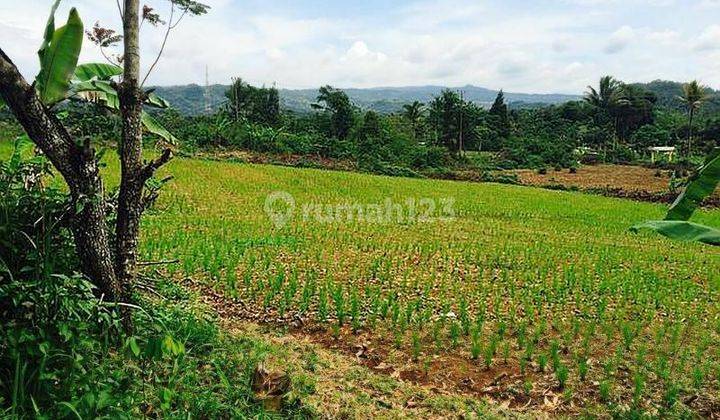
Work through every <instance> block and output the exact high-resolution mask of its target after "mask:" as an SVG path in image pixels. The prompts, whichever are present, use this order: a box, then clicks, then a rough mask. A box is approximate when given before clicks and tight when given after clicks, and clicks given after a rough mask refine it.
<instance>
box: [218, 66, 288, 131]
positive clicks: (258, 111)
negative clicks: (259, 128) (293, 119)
mask: <svg viewBox="0 0 720 420" xmlns="http://www.w3.org/2000/svg"><path fill="white" fill-rule="evenodd" d="M225 96H226V97H227V99H228V105H227V107H228V109H227V113H228V115H229V116H230V117H232V118H234V119H235V120H239V119H241V118H242V119H245V120H247V121H249V122H251V123H254V124H263V125H268V126H277V125H278V123H279V122H280V95H279V93H278V90H277V89H276V88H275V87H272V88H266V87H261V88H257V87H254V86H251V85H249V84H247V83H245V82H244V81H243V80H242V79H239V78H238V79H236V80H235V82H234V83H233V84H232V86H230V89H228V90H227V92H225Z"/></svg>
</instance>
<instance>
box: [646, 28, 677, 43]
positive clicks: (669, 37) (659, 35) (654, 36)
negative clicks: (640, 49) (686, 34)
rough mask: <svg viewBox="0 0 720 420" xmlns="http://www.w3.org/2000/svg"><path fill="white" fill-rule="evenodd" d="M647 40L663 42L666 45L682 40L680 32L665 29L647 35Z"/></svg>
mask: <svg viewBox="0 0 720 420" xmlns="http://www.w3.org/2000/svg"><path fill="white" fill-rule="evenodd" d="M646 37H647V39H648V40H650V41H653V42H661V43H664V44H671V43H674V42H675V41H677V40H678V39H679V38H680V33H679V32H678V31H673V30H671V29H665V30H662V31H652V32H649V33H648V34H647V35H646Z"/></svg>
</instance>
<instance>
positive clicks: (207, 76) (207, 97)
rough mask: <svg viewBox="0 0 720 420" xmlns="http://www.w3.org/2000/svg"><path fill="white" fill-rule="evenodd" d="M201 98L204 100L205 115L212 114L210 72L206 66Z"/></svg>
mask: <svg viewBox="0 0 720 420" xmlns="http://www.w3.org/2000/svg"><path fill="white" fill-rule="evenodd" d="M203 97H204V99H205V113H206V114H210V113H212V107H211V106H210V71H209V70H208V66H207V65H205V90H204V92H203Z"/></svg>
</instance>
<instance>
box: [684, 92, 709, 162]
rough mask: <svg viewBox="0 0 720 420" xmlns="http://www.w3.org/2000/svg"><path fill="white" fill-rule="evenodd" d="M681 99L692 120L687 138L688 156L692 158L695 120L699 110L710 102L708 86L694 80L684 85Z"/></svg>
mask: <svg viewBox="0 0 720 420" xmlns="http://www.w3.org/2000/svg"><path fill="white" fill-rule="evenodd" d="M679 98H680V100H681V101H682V102H683V104H685V109H687V112H688V119H689V120H690V121H689V122H690V128H689V129H688V136H687V156H688V157H690V155H691V154H692V140H693V120H694V119H695V113H696V112H697V110H699V109H700V107H701V106H703V104H704V103H705V101H707V100H708V94H707V86H704V85H701V84H700V83H698V81H697V80H693V81H692V82H690V83H686V84H684V85H683V94H682V96H680V97H679Z"/></svg>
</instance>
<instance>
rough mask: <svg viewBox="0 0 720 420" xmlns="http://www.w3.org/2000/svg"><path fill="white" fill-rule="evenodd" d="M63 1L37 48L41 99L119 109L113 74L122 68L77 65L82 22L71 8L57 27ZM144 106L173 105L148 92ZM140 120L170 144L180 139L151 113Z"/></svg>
mask: <svg viewBox="0 0 720 420" xmlns="http://www.w3.org/2000/svg"><path fill="white" fill-rule="evenodd" d="M59 4H60V0H56V1H55V2H54V3H53V5H52V7H51V9H50V17H49V18H48V22H47V25H46V26H45V33H44V36H43V43H42V45H41V46H40V50H39V51H38V56H39V57H40V73H39V74H38V75H37V77H36V78H35V89H36V90H37V92H38V96H39V98H40V100H41V101H42V102H43V103H44V104H45V105H47V106H48V107H53V106H55V105H56V104H58V103H60V102H62V101H64V100H66V99H69V98H73V99H80V100H85V101H88V102H92V103H95V104H98V105H100V106H103V107H105V108H107V109H110V110H111V111H113V112H118V111H119V110H120V100H119V97H118V94H117V90H116V88H115V87H116V86H117V83H116V82H114V81H113V77H118V76H121V75H122V73H123V69H122V68H120V67H119V66H116V65H113V64H105V63H87V64H81V65H78V58H79V56H80V50H81V49H82V42H83V36H84V32H83V23H82V20H81V19H80V16H79V15H78V13H77V10H76V9H75V8H72V9H71V10H70V14H69V16H68V20H67V23H66V24H65V25H64V26H62V27H60V28H57V29H56V28H55V12H56V11H57V8H58V6H59ZM145 96H146V99H145V102H144V105H146V106H148V107H153V108H159V109H165V108H168V107H169V106H170V104H169V103H168V102H167V101H166V100H164V99H162V98H160V97H159V96H157V95H156V94H155V93H154V92H152V90H151V91H148V92H146V95H145ZM141 121H142V123H143V126H144V127H145V129H146V130H147V131H148V132H150V133H152V134H155V135H157V136H158V137H160V138H162V139H163V140H165V141H166V142H168V143H171V144H177V138H175V136H173V135H172V134H171V133H170V132H169V131H168V130H166V129H165V128H164V127H163V126H162V125H161V124H160V123H159V122H158V121H157V120H155V118H153V116H152V115H150V114H149V113H147V112H145V111H143V113H142V116H141Z"/></svg>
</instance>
